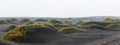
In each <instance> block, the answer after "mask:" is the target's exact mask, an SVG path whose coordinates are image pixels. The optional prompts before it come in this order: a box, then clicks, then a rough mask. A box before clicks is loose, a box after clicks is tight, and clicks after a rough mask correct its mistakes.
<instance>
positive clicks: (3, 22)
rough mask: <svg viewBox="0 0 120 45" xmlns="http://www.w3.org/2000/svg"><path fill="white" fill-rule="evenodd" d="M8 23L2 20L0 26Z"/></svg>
mask: <svg viewBox="0 0 120 45" xmlns="http://www.w3.org/2000/svg"><path fill="white" fill-rule="evenodd" d="M7 23H8V22H6V21H5V20H0V24H7Z"/></svg>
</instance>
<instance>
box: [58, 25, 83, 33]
mask: <svg viewBox="0 0 120 45" xmlns="http://www.w3.org/2000/svg"><path fill="white" fill-rule="evenodd" d="M77 31H82V30H79V29H78V28H76V27H64V28H61V29H60V30H58V32H60V33H63V34H70V33H74V32H77Z"/></svg>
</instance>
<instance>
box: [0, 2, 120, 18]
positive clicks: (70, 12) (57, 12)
mask: <svg viewBox="0 0 120 45" xmlns="http://www.w3.org/2000/svg"><path fill="white" fill-rule="evenodd" d="M119 15H120V0H0V17H9V16H10V17H21V16H22V17H85V16H119Z"/></svg>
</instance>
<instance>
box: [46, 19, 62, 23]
mask: <svg viewBox="0 0 120 45" xmlns="http://www.w3.org/2000/svg"><path fill="white" fill-rule="evenodd" d="M46 23H47V24H62V22H60V21H58V20H55V19H50V20H48V21H47V22H46Z"/></svg>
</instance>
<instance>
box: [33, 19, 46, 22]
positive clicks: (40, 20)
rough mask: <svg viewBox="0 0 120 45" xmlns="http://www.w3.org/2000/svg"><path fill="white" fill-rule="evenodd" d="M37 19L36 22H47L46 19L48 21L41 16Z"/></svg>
mask: <svg viewBox="0 0 120 45" xmlns="http://www.w3.org/2000/svg"><path fill="white" fill-rule="evenodd" d="M35 21H36V22H45V21H47V20H45V19H42V18H39V19H36V20H35Z"/></svg>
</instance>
